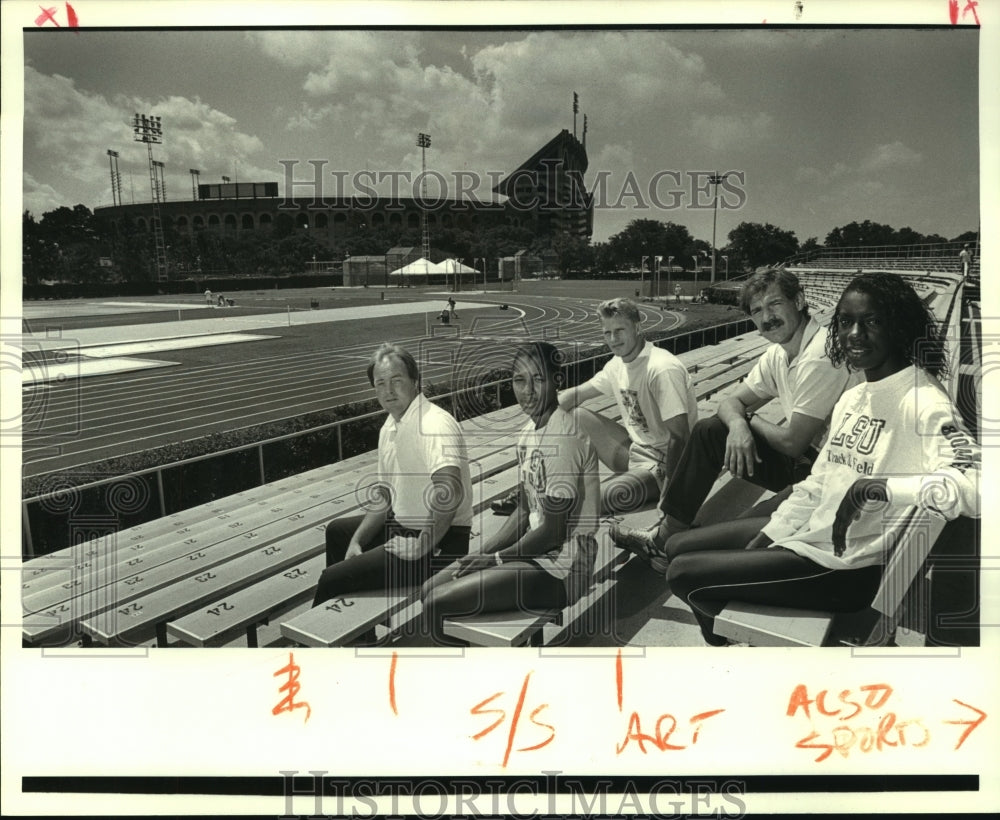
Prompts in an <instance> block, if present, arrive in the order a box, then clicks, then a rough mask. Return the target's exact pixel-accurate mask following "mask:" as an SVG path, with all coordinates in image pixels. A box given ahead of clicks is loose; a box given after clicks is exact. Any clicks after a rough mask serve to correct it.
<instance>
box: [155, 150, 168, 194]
mask: <svg viewBox="0 0 1000 820" xmlns="http://www.w3.org/2000/svg"><path fill="white" fill-rule="evenodd" d="M153 167H154V168H156V170H157V176H156V184H157V191H158V194H159V199H160V202H166V201H167V181H166V180H165V179H164V178H163V169H164V168H165V167H166V166H165V165H164V164H163V163H162V162H160V161H159V160H155V159H154V160H153Z"/></svg>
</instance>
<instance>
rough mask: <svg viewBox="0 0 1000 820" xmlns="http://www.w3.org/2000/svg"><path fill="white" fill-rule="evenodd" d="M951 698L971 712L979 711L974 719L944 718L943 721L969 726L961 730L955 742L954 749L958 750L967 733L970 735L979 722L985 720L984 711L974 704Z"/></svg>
mask: <svg viewBox="0 0 1000 820" xmlns="http://www.w3.org/2000/svg"><path fill="white" fill-rule="evenodd" d="M952 700H953V701H955V703H957V704H959V705H960V706H964V707H965V708H966V709H971V710H972V711H973V712H978V713H979V717H978V718H976V719H975V720H946V721H944V722H945V723H954V724H956V725H958V726H968V727H969V728H968V729H966V730H965V731H964V732H962V736H961V737H960V738H959V739H958V743H956V744H955V750H956V751H958V749H959V748H960V747H961V746H962V744H963V743H965V739H966V738H967V737H968V736H969V735H971V734H972V733H973V731H975V729H976V728H977V727H978V726H979V724H980V723H982V722H983V721H984V720H986V712H984V711H983V710H982V709H977V708H976V707H975V706H970V705H969V704H968V703H962V701H960V700H958V699H957V698H952Z"/></svg>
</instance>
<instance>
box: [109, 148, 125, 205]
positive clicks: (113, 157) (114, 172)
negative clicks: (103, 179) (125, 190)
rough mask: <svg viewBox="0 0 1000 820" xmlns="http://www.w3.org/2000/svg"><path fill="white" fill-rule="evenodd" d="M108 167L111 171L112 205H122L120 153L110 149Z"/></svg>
mask: <svg viewBox="0 0 1000 820" xmlns="http://www.w3.org/2000/svg"><path fill="white" fill-rule="evenodd" d="M108 166H109V167H110V169H111V203H112V204H113V205H121V204H122V178H121V174H119V173H118V152H117V151H112V150H111V149H110V148H109V149H108Z"/></svg>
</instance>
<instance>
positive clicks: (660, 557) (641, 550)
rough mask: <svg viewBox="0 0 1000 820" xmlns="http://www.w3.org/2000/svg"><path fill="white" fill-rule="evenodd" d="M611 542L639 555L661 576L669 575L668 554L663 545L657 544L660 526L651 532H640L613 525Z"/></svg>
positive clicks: (631, 528)
mask: <svg viewBox="0 0 1000 820" xmlns="http://www.w3.org/2000/svg"><path fill="white" fill-rule="evenodd" d="M610 532H611V540H612V541H614V542H615V544H616V545H617V546H619V547H621V548H622V549H623V550H628V551H629V552H631V553H633V554H635V555H638V556H639V557H640V558H641V559H642V560H643V561H645V562H646V563H647V564H649V566H650V567H651V568H652V569H653V571H654V572H656V573H657V574H659V575H666V574H667V562H668V558H667V553H666V552H665V551H664V549H663V545H662V544H661V543H657V540H658V539H657V536H658V535H659V525H657V526H656V527H653V528H652V529H651V530H640V529H637V528H635V527H624V526H621V525H618V524H612V525H611V528H610Z"/></svg>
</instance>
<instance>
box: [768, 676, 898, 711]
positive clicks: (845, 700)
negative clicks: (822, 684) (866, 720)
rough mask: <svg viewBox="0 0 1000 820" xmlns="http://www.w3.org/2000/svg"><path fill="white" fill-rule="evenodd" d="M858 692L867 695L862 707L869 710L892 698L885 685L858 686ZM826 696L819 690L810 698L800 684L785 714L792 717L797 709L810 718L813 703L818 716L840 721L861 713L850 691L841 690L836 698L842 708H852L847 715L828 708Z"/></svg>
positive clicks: (805, 688) (793, 693)
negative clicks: (835, 717) (836, 718)
mask: <svg viewBox="0 0 1000 820" xmlns="http://www.w3.org/2000/svg"><path fill="white" fill-rule="evenodd" d="M858 690H859V691H860V692H866V693H867V696H866V697H865V698H864V705H865V706H867V707H868V708H869V709H878V708H880V707H882V706H884V705H885V703H886V702H887V701H888V700H889V698H890V697H891V696H892V687H891V686H889V684H887V683H869V684H866V685H864V686H859V687H858ZM827 694H828V691H827V690H826V689H821V690H820V691H819V693H818V694H817V695H816V697H815V698H811V697H810V696H809V689H808V687H807V686H806V685H805V684H804V683H800V684H799V685H798V686H796V687H795V688H794V689H793V690H792V694H791V696H790V697H789V699H788V708H787V709H786V711H785V714H786V715H787V716H788V717H793V716H794V715H795V713H796V712H797V711H798V710H799V709H802V710H803V711H804V712H805V715H806V717H807V718H811V717H812V715H811V714H810V713H809V706H810V705H811V704H813V703H815V704H816V711H817V712H819V713H820V714H822V715H827V716H828V717H833V716H836V715H840V719H841V720H850V719H851V718H853V717H855V716H856V715H858V714H860V713H861V711H862V706H861V704H860V703H859V702H858V701H856V700H852V699H851V690H850V689H844V690H842V691H841V692H840V693H839V694H838V696H837V698H838V700H839V701H840V702H841V703H842V704H843V705H844V706H851V707H853V709H854V711H853V712H851V713H850V714H849V715H841V714H840V712H841V709H840V708H839V707H838V708H836V709H832V708H830V707H829V706H828V704H827V702H826V698H827Z"/></svg>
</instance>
